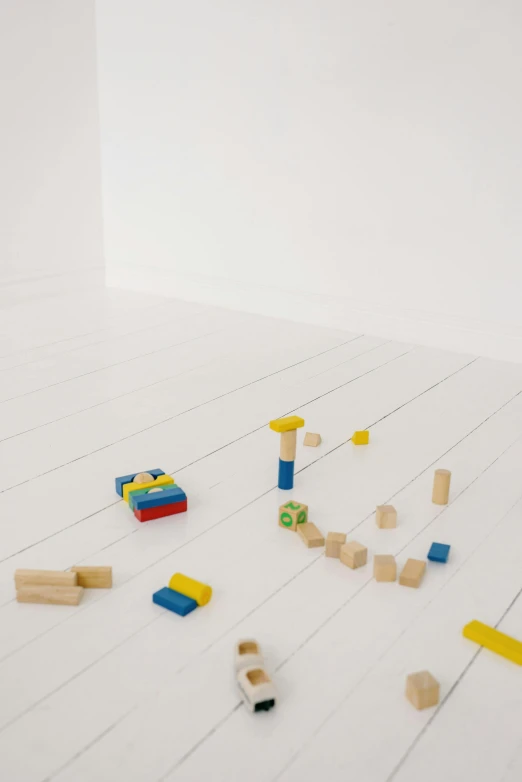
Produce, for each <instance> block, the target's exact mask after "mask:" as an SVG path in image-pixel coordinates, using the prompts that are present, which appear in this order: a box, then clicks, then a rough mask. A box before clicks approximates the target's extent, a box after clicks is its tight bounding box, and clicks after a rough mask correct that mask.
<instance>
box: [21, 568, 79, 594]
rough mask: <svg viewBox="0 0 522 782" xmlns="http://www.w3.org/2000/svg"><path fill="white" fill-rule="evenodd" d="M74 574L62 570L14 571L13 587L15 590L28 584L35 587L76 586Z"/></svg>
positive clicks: (76, 579) (76, 580)
mask: <svg viewBox="0 0 522 782" xmlns="http://www.w3.org/2000/svg"><path fill="white" fill-rule="evenodd" d="M77 583H78V578H77V576H76V573H67V572H65V571H63V570H15V586H16V588H17V589H20V587H23V586H26V585H28V584H31V585H35V586H63V587H65V586H76V585H77Z"/></svg>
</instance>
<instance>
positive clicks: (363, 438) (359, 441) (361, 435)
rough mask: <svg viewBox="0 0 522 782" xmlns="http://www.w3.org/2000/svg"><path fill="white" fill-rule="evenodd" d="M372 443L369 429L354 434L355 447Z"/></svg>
mask: <svg viewBox="0 0 522 782" xmlns="http://www.w3.org/2000/svg"><path fill="white" fill-rule="evenodd" d="M369 442H370V432H369V431H368V429H364V430H362V431H359V432H354V433H353V434H352V443H353V444H354V445H368V443H369Z"/></svg>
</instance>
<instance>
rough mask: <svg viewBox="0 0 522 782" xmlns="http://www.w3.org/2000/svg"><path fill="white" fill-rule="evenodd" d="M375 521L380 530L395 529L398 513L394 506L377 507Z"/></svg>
mask: <svg viewBox="0 0 522 782" xmlns="http://www.w3.org/2000/svg"><path fill="white" fill-rule="evenodd" d="M375 520H376V522H377V526H378V527H380V529H393V528H394V527H396V526H397V511H396V510H395V508H394V507H393V505H377V510H376V513H375Z"/></svg>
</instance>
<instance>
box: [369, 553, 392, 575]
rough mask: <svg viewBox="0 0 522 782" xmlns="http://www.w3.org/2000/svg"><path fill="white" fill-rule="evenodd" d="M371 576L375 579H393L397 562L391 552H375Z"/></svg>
mask: <svg viewBox="0 0 522 782" xmlns="http://www.w3.org/2000/svg"><path fill="white" fill-rule="evenodd" d="M373 576H374V578H375V580H376V581H395V580H396V578H397V563H396V562H395V557H393V556H392V555H391V554H376V555H375V556H374V558H373Z"/></svg>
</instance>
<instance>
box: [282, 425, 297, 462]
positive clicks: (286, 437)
mask: <svg viewBox="0 0 522 782" xmlns="http://www.w3.org/2000/svg"><path fill="white" fill-rule="evenodd" d="M296 449H297V429H291V430H290V431H289V432H282V433H281V447H280V449H279V458H280V459H281V460H282V461H283V462H295V453H296Z"/></svg>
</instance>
